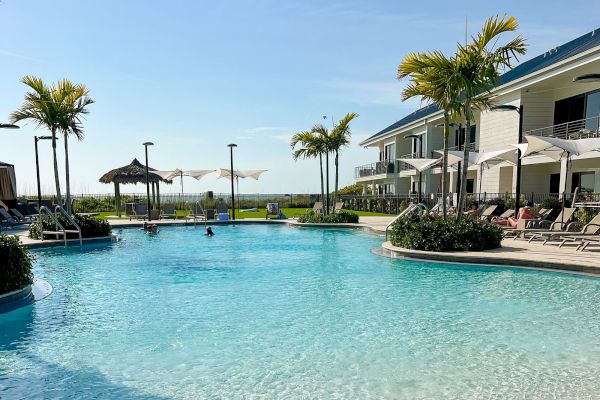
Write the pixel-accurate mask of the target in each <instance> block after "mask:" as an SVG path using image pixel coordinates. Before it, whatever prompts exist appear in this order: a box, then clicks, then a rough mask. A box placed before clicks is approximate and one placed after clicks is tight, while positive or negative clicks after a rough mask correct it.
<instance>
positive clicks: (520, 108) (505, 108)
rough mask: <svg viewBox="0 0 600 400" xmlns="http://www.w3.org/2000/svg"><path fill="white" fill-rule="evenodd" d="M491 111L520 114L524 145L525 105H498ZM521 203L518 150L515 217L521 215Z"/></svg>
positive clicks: (520, 130)
mask: <svg viewBox="0 0 600 400" xmlns="http://www.w3.org/2000/svg"><path fill="white" fill-rule="evenodd" d="M490 110H491V111H514V112H517V113H519V140H518V143H519V144H521V143H523V105H522V104H521V105H520V106H518V107H517V106H513V105H510V104H498V105H495V106H492V107H490ZM520 201H521V149H517V182H516V183H515V215H519V207H520V204H519V203H520Z"/></svg>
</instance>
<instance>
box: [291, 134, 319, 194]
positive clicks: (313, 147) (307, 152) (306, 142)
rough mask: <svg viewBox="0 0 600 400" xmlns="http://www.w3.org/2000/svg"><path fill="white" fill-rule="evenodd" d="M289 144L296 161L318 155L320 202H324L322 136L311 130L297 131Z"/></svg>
mask: <svg viewBox="0 0 600 400" xmlns="http://www.w3.org/2000/svg"><path fill="white" fill-rule="evenodd" d="M313 130H314V128H313ZM298 144H300V148H297V146H298ZM290 146H291V147H292V150H293V157H294V161H297V160H298V159H300V158H304V159H306V158H316V157H319V169H320V175H321V202H322V203H323V204H325V188H324V186H323V153H324V152H325V142H324V141H323V140H322V137H321V136H320V135H319V134H317V133H315V132H313V131H312V130H311V131H303V132H298V133H296V134H294V135H293V136H292V139H291V141H290Z"/></svg>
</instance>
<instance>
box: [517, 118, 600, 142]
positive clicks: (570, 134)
mask: <svg viewBox="0 0 600 400" xmlns="http://www.w3.org/2000/svg"><path fill="white" fill-rule="evenodd" d="M523 134H524V135H533V136H545V137H554V138H559V139H587V138H598V137H600V116H597V117H592V118H584V119H579V120H576V121H569V122H565V123H563V124H558V125H552V126H547V127H545V128H539V129H532V130H529V131H527V132H523Z"/></svg>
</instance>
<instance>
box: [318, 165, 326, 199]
mask: <svg viewBox="0 0 600 400" xmlns="http://www.w3.org/2000/svg"><path fill="white" fill-rule="evenodd" d="M319 167H320V169H321V206H322V207H324V206H325V188H324V187H323V154H322V153H319Z"/></svg>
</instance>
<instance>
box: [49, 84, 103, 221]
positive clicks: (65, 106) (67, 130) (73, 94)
mask: <svg viewBox="0 0 600 400" xmlns="http://www.w3.org/2000/svg"><path fill="white" fill-rule="evenodd" d="M57 86H58V92H59V93H62V94H63V97H62V102H61V103H60V104H61V109H62V110H63V112H64V113H65V119H64V125H63V126H62V127H61V131H62V134H63V137H64V143H65V183H66V192H67V193H66V194H67V207H66V208H67V212H68V213H69V214H71V178H70V173H69V146H68V137H69V135H73V136H75V137H76V138H77V140H83V137H84V131H83V126H82V122H81V119H82V117H83V115H85V114H88V113H89V110H88V109H87V106H89V105H90V104H93V103H94V100H92V99H91V98H90V97H89V90H88V89H87V88H86V87H85V85H82V84H73V83H72V82H70V81H68V80H66V79H63V80H61V81H59V82H58V85H57Z"/></svg>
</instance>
